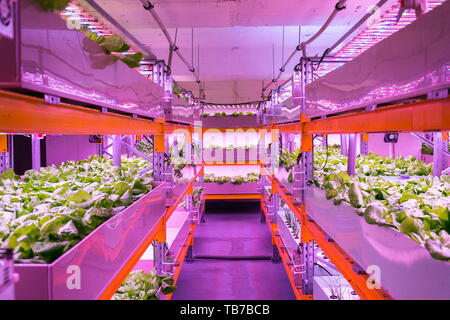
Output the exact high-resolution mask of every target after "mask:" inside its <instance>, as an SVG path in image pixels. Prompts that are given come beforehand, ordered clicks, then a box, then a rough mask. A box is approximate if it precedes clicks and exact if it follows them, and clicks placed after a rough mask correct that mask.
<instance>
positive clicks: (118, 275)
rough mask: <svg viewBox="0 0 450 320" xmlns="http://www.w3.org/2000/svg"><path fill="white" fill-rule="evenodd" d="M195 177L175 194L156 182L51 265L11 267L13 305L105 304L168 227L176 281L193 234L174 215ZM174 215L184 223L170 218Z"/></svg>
mask: <svg viewBox="0 0 450 320" xmlns="http://www.w3.org/2000/svg"><path fill="white" fill-rule="evenodd" d="M201 175H203V168H202V167H199V168H198V170H197V171H196V172H193V174H192V175H190V176H189V179H188V180H187V181H185V182H184V183H181V184H178V185H175V188H173V185H172V186H171V185H170V183H169V182H160V183H159V184H158V185H157V187H156V188H154V189H153V190H151V191H150V192H149V193H148V194H146V195H145V196H144V197H142V198H141V199H139V200H138V201H136V202H135V203H133V204H132V205H131V206H129V207H127V208H126V209H124V210H123V211H121V212H120V213H119V214H117V215H115V216H114V217H112V218H111V219H109V220H107V221H106V222H104V223H103V224H102V225H100V226H99V227H98V228H97V229H95V230H94V231H93V232H92V233H90V234H89V235H88V236H87V237H86V238H84V239H83V240H82V241H81V242H79V243H78V244H77V245H76V246H75V247H73V248H71V249H70V250H69V251H68V252H66V253H65V254H64V255H62V256H61V257H59V258H58V259H57V260H55V261H54V262H53V263H51V264H45V265H44V264H35V265H33V264H15V265H14V270H15V272H16V273H18V275H19V279H20V280H19V281H18V283H17V284H16V287H15V291H16V299H45V300H46V299H58V300H75V299H101V300H108V299H111V297H112V296H113V295H114V293H115V292H116V291H117V289H118V288H119V287H120V285H121V284H122V283H123V281H124V280H125V278H126V277H127V275H128V274H129V273H130V272H131V271H132V270H133V268H135V266H136V264H138V262H139V260H140V259H141V257H142V256H143V254H144V253H145V252H146V251H147V250H148V249H149V247H150V246H151V245H152V243H153V242H154V241H157V242H162V243H165V242H166V241H167V240H168V239H167V232H168V230H170V229H168V228H170V227H172V228H174V229H177V230H178V231H177V233H176V235H172V238H173V239H171V240H172V241H171V245H170V250H172V253H173V254H174V257H175V261H174V267H173V269H174V272H173V274H174V279H175V281H176V280H177V279H178V277H179V272H180V269H181V266H182V264H183V261H184V259H185V257H186V254H187V250H188V247H189V246H191V245H192V243H193V233H194V231H195V223H192V221H191V218H190V216H189V214H186V212H184V214H183V212H181V211H185V210H180V204H181V202H182V201H183V200H184V199H186V196H187V195H190V194H192V192H193V187H194V185H195V183H196V182H195V181H196V180H197V178H198V177H199V176H201ZM173 190H175V191H173ZM170 191H173V192H170ZM168 196H169V198H171V201H169V202H168V201H167V200H168ZM168 204H170V205H168ZM200 210H201V211H202V210H204V206H203V207H201V208H200ZM177 214H179V215H181V214H183V216H184V218H182V219H179V217H175V215H177ZM171 218H172V219H171ZM175 220H179V221H175ZM171 221H175V225H173V224H174V222H171ZM168 222H169V223H168ZM169 298H170V296H169Z"/></svg>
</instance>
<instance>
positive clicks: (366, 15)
mask: <svg viewBox="0 0 450 320" xmlns="http://www.w3.org/2000/svg"><path fill="white" fill-rule="evenodd" d="M388 1H389V0H380V1H379V2H378V3H377V4H376V5H375V6H374V7H373V10H371V11H369V12H367V13H366V14H365V15H364V16H363V17H362V18H361V19H359V21H358V22H357V23H356V24H355V25H354V26H353V27H352V28H351V29H350V30H348V31H347V32H346V33H345V34H344V35H343V36H342V37H340V38H339V39H338V40H337V41H336V42H335V43H334V44H333V45H332V46H331V47H329V48H328V53H330V52H332V51H333V50H334V49H336V48H337V46H339V45H340V44H341V43H342V42H343V41H344V40H345V39H347V38H348V37H349V36H350V35H351V34H352V33H353V32H354V31H355V30H357V29H358V28H359V27H360V26H361V25H362V24H363V23H364V22H366V21H367V19H369V18H370V17H371V16H372V15H374V14H375V12H376V8H378V10H379V9H381V7H382V6H384V5H385V4H386V3H387V2H388Z"/></svg>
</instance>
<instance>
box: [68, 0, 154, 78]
mask: <svg viewBox="0 0 450 320" xmlns="http://www.w3.org/2000/svg"><path fill="white" fill-rule="evenodd" d="M60 14H61V17H62V18H63V19H64V20H65V21H71V23H72V24H74V25H75V26H76V27H79V28H81V27H86V28H88V29H89V30H90V31H92V32H94V33H95V34H96V35H97V36H103V37H107V36H111V35H113V34H114V31H113V30H112V29H111V28H109V27H108V26H106V25H105V24H104V23H103V22H102V21H100V20H99V19H98V18H96V17H95V16H93V15H92V14H91V13H90V12H89V11H88V10H86V9H84V8H83V7H81V6H80V5H79V4H78V3H76V2H75V1H70V2H69V5H68V6H67V7H66V8H65V9H64V10H63V11H61V13H60ZM134 53H136V50H134V49H133V48H130V49H129V50H128V51H126V52H124V54H134ZM136 70H137V71H139V72H140V73H141V74H142V75H144V76H145V77H146V78H147V79H150V80H153V68H152V66H151V65H148V64H147V63H140V66H139V67H138V68H136Z"/></svg>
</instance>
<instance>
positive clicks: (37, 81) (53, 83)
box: [0, 0, 163, 118]
mask: <svg viewBox="0 0 450 320" xmlns="http://www.w3.org/2000/svg"><path fill="white" fill-rule="evenodd" d="M20 4H21V5H20V11H19V12H18V13H16V14H17V16H18V17H20V37H19V36H17V37H16V38H15V42H11V41H10V42H6V40H5V41H4V40H1V44H2V47H3V46H4V47H5V50H2V52H1V53H0V55H1V58H2V59H1V62H0V67H1V69H2V70H5V74H3V76H0V82H1V83H0V86H7V87H20V88H25V89H29V90H33V91H37V92H42V93H47V94H52V95H56V96H60V97H63V98H67V99H73V100H76V101H80V102H84V103H87V104H92V105H97V106H102V107H107V108H111V109H115V110H120V111H125V112H129V113H135V114H139V115H143V116H148V117H155V118H163V109H162V108H161V101H162V96H163V88H162V87H161V86H159V85H157V84H156V83H154V82H153V81H152V80H149V79H146V78H145V77H144V76H142V75H141V74H140V73H139V72H137V71H136V70H133V69H130V68H129V67H128V66H127V65H126V64H124V63H123V62H121V61H118V60H116V59H114V56H113V55H107V54H105V53H104V51H103V49H102V48H100V47H99V46H98V45H97V44H96V43H95V42H93V41H91V40H89V39H87V38H86V37H85V36H84V34H83V33H81V32H79V31H77V30H70V29H69V28H68V26H67V24H66V22H65V21H64V20H63V19H62V18H61V17H59V16H58V15H57V14H54V13H51V12H44V11H42V10H41V9H39V8H38V7H37V4H36V2H35V1H31V0H22V1H20ZM19 53H20V54H19ZM16 57H18V61H17V64H16V65H15V66H14V68H13V69H14V70H13V69H11V68H10V66H7V65H11V62H12V61H14V60H15V59H16ZM9 69H11V70H9Z"/></svg>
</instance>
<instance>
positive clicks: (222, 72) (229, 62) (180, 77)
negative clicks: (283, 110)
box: [96, 0, 378, 103]
mask: <svg viewBox="0 0 450 320" xmlns="http://www.w3.org/2000/svg"><path fill="white" fill-rule="evenodd" d="M96 2H97V3H98V4H99V5H100V6H102V7H103V8H104V9H105V10H106V11H107V12H108V13H109V14H110V15H111V16H113V17H114V18H115V19H116V20H117V21H118V22H119V23H120V24H122V25H123V26H124V27H125V28H126V29H127V30H128V31H130V32H131V33H132V34H133V35H134V36H136V38H137V39H139V40H140V41H141V42H143V43H144V44H145V45H147V46H149V47H150V48H151V50H152V51H153V52H154V53H155V54H156V55H157V57H158V58H160V59H164V60H166V61H167V57H168V43H167V41H166V39H165V37H164V36H163V34H162V32H161V30H159V28H158V27H157V25H156V24H155V22H154V20H153V18H152V16H151V15H150V13H148V12H146V10H144V9H143V7H142V4H141V2H140V1H139V0H96ZM336 2H337V0H320V1H319V0H277V1H274V0H157V1H152V4H154V5H155V10H156V12H157V13H158V15H159V16H160V18H161V20H162V21H163V22H164V24H165V25H166V27H167V28H168V31H169V33H170V34H171V35H172V38H174V37H175V28H177V29H178V34H177V45H178V47H179V48H180V51H181V52H182V54H183V55H184V56H185V57H186V58H187V60H189V61H191V59H192V49H194V65H195V67H196V68H197V69H198V61H197V59H198V52H197V49H198V46H200V65H199V67H200V68H199V71H200V79H201V80H202V81H206V85H205V87H206V90H205V91H206V95H207V98H208V101H210V102H214V100H215V99H217V100H220V101H218V102H220V103H224V102H227V101H229V102H233V103H236V102H239V101H247V99H250V98H252V99H253V98H258V97H259V96H260V94H261V89H260V87H261V83H262V81H266V83H267V82H269V81H270V80H271V79H272V78H273V69H275V73H276V74H277V73H278V70H279V68H280V67H281V65H282V62H283V58H282V52H283V50H284V59H286V58H287V57H288V56H289V54H290V53H291V52H292V50H294V48H295V47H296V46H297V44H298V43H299V39H300V40H301V41H304V40H306V39H308V38H309V37H310V36H311V35H313V34H314V33H315V32H316V31H317V30H318V29H319V28H320V26H321V25H322V24H323V22H324V21H325V20H326V19H327V17H328V16H329V15H330V13H331V12H332V10H333V9H334V6H335V4H336ZM377 2H378V0H358V1H353V0H349V1H348V4H347V9H346V10H343V11H340V12H339V13H338V15H337V16H336V19H335V20H334V21H333V24H332V26H331V27H330V28H329V29H327V30H326V32H325V33H324V34H323V35H322V36H321V37H319V38H318V39H317V41H315V42H314V43H313V44H312V45H311V46H309V47H308V55H309V56H316V55H321V54H322V52H323V51H324V50H325V49H326V48H327V47H328V46H330V45H331V44H333V43H334V41H336V40H337V39H338V38H339V37H340V36H341V35H342V34H344V33H345V32H346V31H347V30H348V29H349V28H350V27H351V26H353V25H354V24H355V23H356V21H357V20H359V19H360V18H361V17H362V16H363V15H364V14H365V13H366V12H367V10H369V8H370V7H371V6H372V5H373V4H375V3H377ZM283 26H284V30H285V37H284V38H285V40H284V46H283V45H282V39H283V36H282V35H283ZM299 26H300V30H299ZM192 32H193V35H194V38H193V43H194V46H193V47H192ZM273 46H275V50H274V51H275V53H274V56H275V58H273V53H272V50H273ZM283 48H284V49H283ZM298 58H299V57H296V59H294V61H292V63H291V64H290V65H289V66H288V67H287V70H286V72H285V74H284V75H283V77H282V79H286V78H288V77H289V76H290V75H291V74H292V69H293V67H294V66H295V64H296V63H298ZM273 60H274V61H273ZM172 71H173V76H174V79H175V80H177V81H182V82H183V84H185V85H186V88H187V89H190V88H195V87H197V84H196V83H195V82H193V81H194V80H195V79H194V77H193V76H192V74H191V73H190V72H189V71H188V69H187V67H186V66H185V65H183V64H182V63H181V61H180V60H179V59H178V58H177V57H176V56H175V58H174V60H173V65H172ZM190 82H193V83H190ZM220 85H222V88H220ZM255 90H256V91H255ZM196 91H198V90H196ZM250 100H251V99H250Z"/></svg>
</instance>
